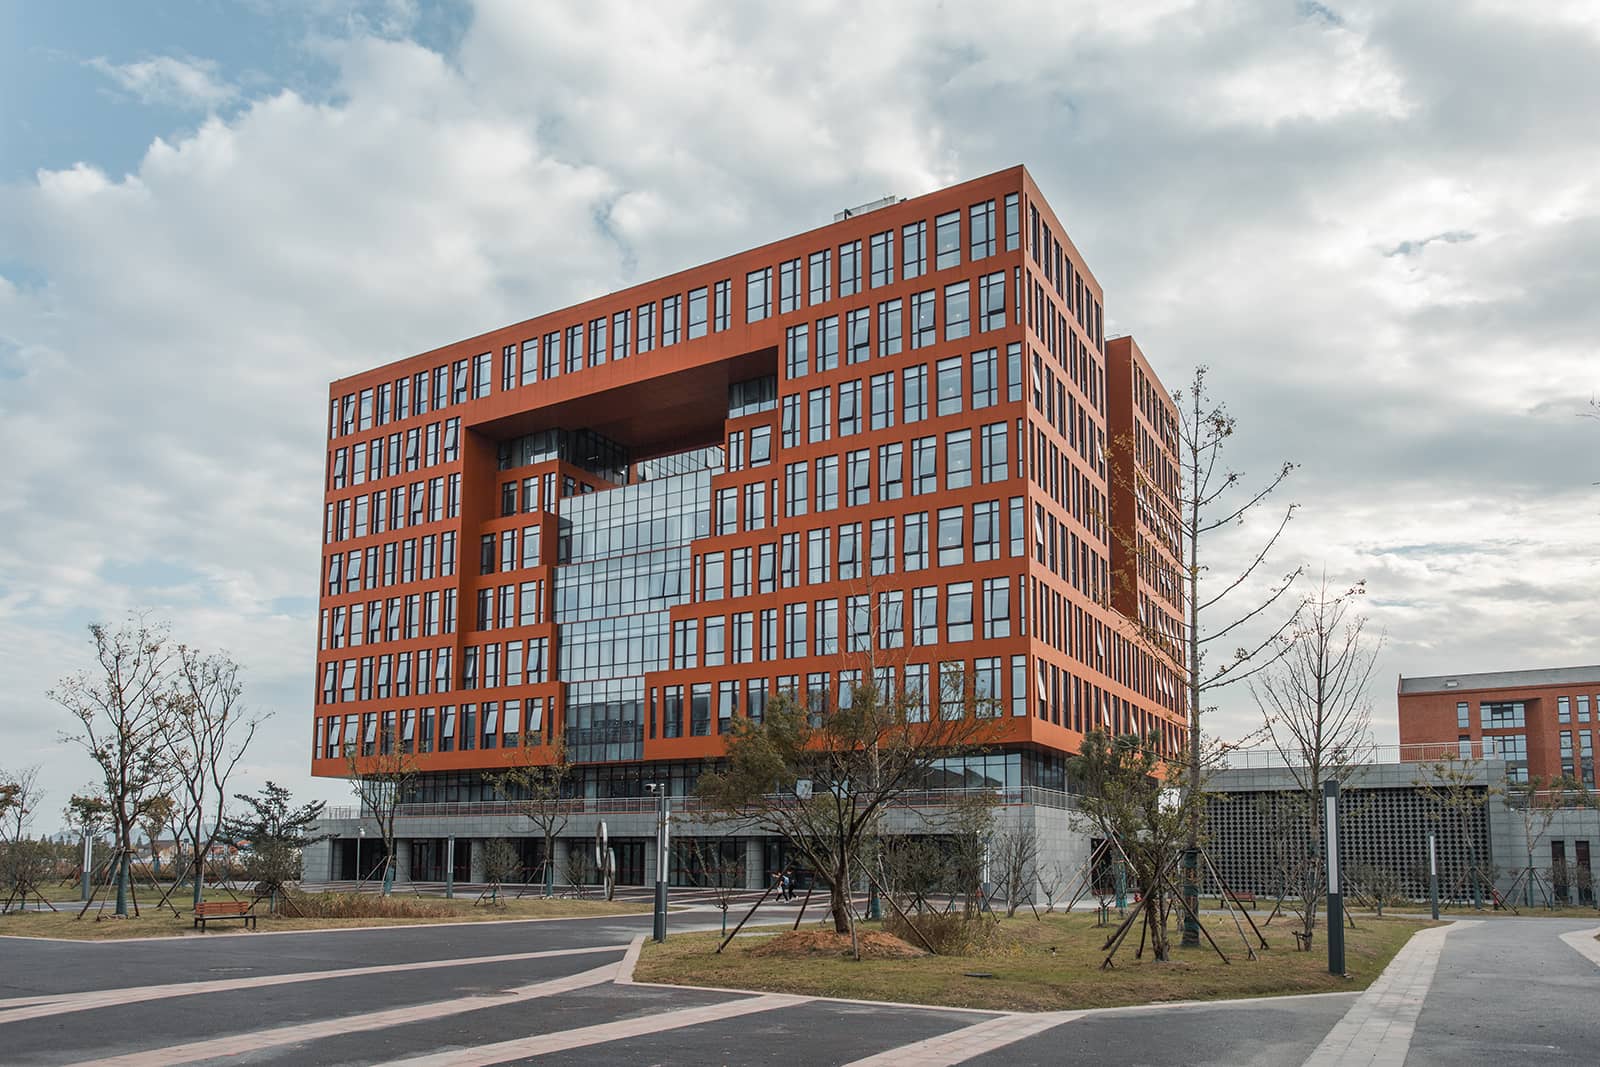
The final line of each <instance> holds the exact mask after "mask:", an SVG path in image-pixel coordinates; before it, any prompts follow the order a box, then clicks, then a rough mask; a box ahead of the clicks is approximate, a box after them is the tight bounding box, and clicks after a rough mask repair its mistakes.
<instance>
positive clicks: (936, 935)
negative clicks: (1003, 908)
mask: <svg viewBox="0 0 1600 1067" xmlns="http://www.w3.org/2000/svg"><path fill="white" fill-rule="evenodd" d="M911 921H912V922H914V923H916V925H917V930H920V931H921V932H922V934H923V936H924V937H926V938H927V941H926V942H924V940H923V938H922V937H918V936H917V930H912V929H911V927H910V926H908V925H906V922H905V920H904V919H902V918H900V916H898V915H896V914H894V913H893V912H892V911H891V912H890V913H889V914H887V915H885V916H884V917H883V928H884V930H886V931H887V932H889V933H891V934H893V935H894V936H895V937H898V938H899V939H900V940H902V941H904V942H906V943H907V944H908V945H915V946H917V947H918V948H924V947H926V946H927V945H928V944H930V943H931V944H932V946H933V950H934V951H935V952H937V953H938V954H939V955H941V956H968V955H974V954H976V953H979V952H983V951H985V950H987V949H989V948H990V947H992V946H993V944H994V941H995V934H996V930H997V929H998V924H997V923H996V922H995V921H994V920H993V919H991V918H987V917H984V916H975V917H972V918H968V917H967V916H966V915H964V914H962V913H961V912H958V911H949V912H933V911H925V912H922V913H921V914H918V915H913V916H911Z"/></svg>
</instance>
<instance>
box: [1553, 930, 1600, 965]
mask: <svg viewBox="0 0 1600 1067" xmlns="http://www.w3.org/2000/svg"><path fill="white" fill-rule="evenodd" d="M1596 937H1600V926H1597V927H1595V928H1594V929H1593V930H1574V931H1573V932H1572V933H1570V934H1562V935H1561V940H1563V941H1565V942H1566V943H1567V944H1569V945H1571V946H1572V948H1573V949H1574V951H1576V952H1578V953H1579V954H1581V955H1582V956H1584V957H1585V958H1586V959H1588V961H1589V962H1590V963H1592V964H1594V965H1595V966H1596V967H1600V941H1596V940H1595V938H1596Z"/></svg>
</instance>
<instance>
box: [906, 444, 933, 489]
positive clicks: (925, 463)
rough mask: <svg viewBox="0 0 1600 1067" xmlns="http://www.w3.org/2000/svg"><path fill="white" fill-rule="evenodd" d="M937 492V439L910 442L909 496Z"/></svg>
mask: <svg viewBox="0 0 1600 1067" xmlns="http://www.w3.org/2000/svg"><path fill="white" fill-rule="evenodd" d="M938 490H939V439H938V438H937V437H918V438H917V439H915V440H914V441H912V442H911V495H912V496H922V495H924V494H927V493H935V492H938Z"/></svg>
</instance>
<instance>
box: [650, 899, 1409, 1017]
mask: <svg viewBox="0 0 1600 1067" xmlns="http://www.w3.org/2000/svg"><path fill="white" fill-rule="evenodd" d="M1357 922H1358V923H1359V925H1358V927H1357V928H1356V929H1353V930H1351V929H1346V931H1345V953H1346V967H1347V970H1348V971H1349V972H1350V976H1351V977H1350V978H1348V979H1345V978H1335V977H1333V976H1332V975H1330V974H1328V956H1327V951H1326V947H1325V943H1324V942H1323V941H1322V935H1323V931H1322V930H1318V932H1317V934H1318V937H1317V944H1316V946H1315V947H1314V948H1313V950H1312V951H1310V952H1296V951H1294V941H1293V938H1292V937H1290V935H1289V932H1288V931H1287V930H1280V931H1269V932H1268V933H1267V940H1268V942H1269V943H1270V944H1271V945H1272V948H1271V949H1269V950H1267V951H1265V952H1259V953H1258V955H1259V959H1257V960H1254V961H1252V960H1249V959H1247V958H1246V957H1245V954H1244V951H1243V948H1242V946H1241V944H1240V942H1239V938H1238V936H1237V935H1236V934H1235V933H1234V932H1233V930H1232V929H1231V924H1228V925H1229V927H1230V928H1229V929H1226V930H1224V929H1223V924H1221V923H1216V922H1212V923H1209V924H1208V925H1210V926H1212V927H1213V930H1212V932H1213V934H1214V935H1215V936H1216V937H1217V939H1218V942H1219V943H1220V944H1222V945H1223V949H1224V951H1226V952H1228V954H1229V955H1230V957H1232V958H1233V962H1232V963H1231V964H1224V963H1223V962H1222V961H1221V960H1220V959H1218V958H1217V955H1216V953H1214V952H1213V951H1212V950H1211V949H1210V948H1209V947H1202V948H1201V949H1178V948H1176V947H1174V949H1173V959H1172V961H1171V962H1170V963H1156V962H1154V961H1153V960H1151V959H1150V956H1149V953H1148V952H1147V953H1146V954H1145V958H1144V959H1143V960H1136V959H1134V956H1133V950H1134V949H1135V948H1137V947H1138V934H1137V931H1135V932H1134V934H1133V937H1132V939H1131V940H1130V941H1129V942H1127V944H1126V945H1125V947H1124V948H1123V949H1122V950H1120V951H1119V952H1118V953H1117V958H1116V966H1115V968H1114V969H1112V970H1108V971H1102V970H1100V969H1099V967H1100V960H1101V959H1102V958H1103V954H1102V953H1101V952H1100V951H1099V948H1100V945H1101V944H1102V943H1103V942H1104V941H1105V939H1106V936H1107V935H1108V933H1109V932H1110V930H1109V929H1108V928H1102V927H1097V926H1095V923H1094V918H1093V917H1092V916H1087V915H1072V916H1064V915H1047V916H1045V917H1044V918H1043V919H1042V920H1040V921H1035V920H1034V919H1033V918H1031V917H1030V918H1027V919H1022V918H1017V919H1009V920H1005V921H1004V923H1003V925H1002V928H1001V930H1000V931H999V936H998V938H997V940H996V944H995V946H994V947H993V948H992V949H991V950H989V951H986V952H985V953H983V954H982V955H977V956H923V957H919V958H916V959H877V960H867V961H864V962H861V963H857V962H856V961H854V960H852V959H849V958H848V957H821V958H819V957H811V956H802V957H794V956H787V957H775V956H759V955H753V954H752V949H754V948H756V947H757V946H759V945H760V944H761V943H762V941H763V940H764V939H760V938H739V939H736V940H735V941H734V942H733V944H731V945H729V946H728V948H727V949H726V950H725V951H724V952H723V953H722V954H721V955H720V956H719V955H714V954H713V950H715V949H716V947H717V942H718V941H719V940H720V939H719V938H717V937H715V936H713V935H705V934H690V935H682V936H674V937H672V938H669V939H668V941H667V943H666V944H664V945H656V944H654V943H647V944H646V945H645V948H644V953H643V955H642V956H641V957H640V960H639V966H638V969H637V970H636V971H635V972H634V977H635V978H636V979H637V980H638V981H641V982H667V983H674V984H679V985H702V986H726V987H733V988H739V989H760V990H766V991H770V992H779V993H799V994H809V995H812V996H831V997H850V998H856V999H862V1000H897V1001H906V1002H910V1003H915V1004H939V1005H946V1006H951V1007H963V1008H997V1009H1003V1010H1010V1011H1057V1010H1065V1009H1077V1008H1104V1007H1114V1006H1117V1005H1123V1004H1146V1003H1152V1002H1160V1001H1173V1000H1216V999H1224V998H1229V997H1255V996H1275V995H1285V994H1290V993H1328V992H1339V991H1346V990H1352V989H1365V988H1366V987H1367V985H1368V984H1369V983H1371V981H1372V980H1373V979H1374V978H1376V977H1377V976H1378V974H1379V973H1381V972H1382V970H1383V969H1384V967H1386V966H1388V964H1389V961H1390V960H1391V959H1392V958H1394V954H1395V953H1396V952H1398V951H1399V950H1400V947H1401V946H1402V945H1404V944H1405V943H1406V941H1407V940H1408V939H1409V938H1410V937H1411V935H1412V934H1414V933H1416V932H1417V931H1418V930H1420V929H1422V928H1423V927H1424V926H1427V925H1431V924H1429V923H1425V922H1417V921H1414V920H1410V919H1390V918H1384V919H1358V920H1357ZM1223 934H1226V935H1227V936H1226V938H1224V937H1223ZM1176 940H1177V939H1176V938H1174V945H1175V946H1176ZM973 972H984V973H987V974H989V975H992V977H986V978H985V977H971V973H973Z"/></svg>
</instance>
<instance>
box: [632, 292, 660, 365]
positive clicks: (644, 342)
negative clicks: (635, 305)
mask: <svg viewBox="0 0 1600 1067" xmlns="http://www.w3.org/2000/svg"><path fill="white" fill-rule="evenodd" d="M635 318H636V319H637V325H636V327H635V330H634V335H633V349H634V351H635V352H638V353H639V354H640V355H643V354H644V353H646V352H649V351H650V350H651V349H653V348H655V346H656V306H655V304H653V303H650V304H640V305H639V310H638V314H637V315H636V316H635Z"/></svg>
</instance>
